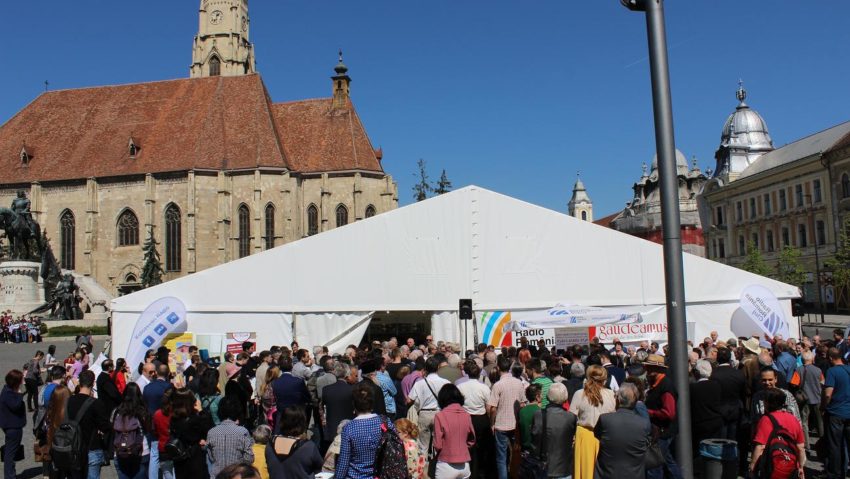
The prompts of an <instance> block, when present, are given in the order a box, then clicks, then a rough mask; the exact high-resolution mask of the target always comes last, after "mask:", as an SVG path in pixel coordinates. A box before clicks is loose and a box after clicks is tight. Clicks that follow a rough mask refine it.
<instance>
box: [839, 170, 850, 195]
mask: <svg viewBox="0 0 850 479" xmlns="http://www.w3.org/2000/svg"><path fill="white" fill-rule="evenodd" d="M841 197H842V198H850V176H847V173H844V174H843V175H841Z"/></svg>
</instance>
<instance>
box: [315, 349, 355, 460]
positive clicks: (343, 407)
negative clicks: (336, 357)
mask: <svg viewBox="0 0 850 479" xmlns="http://www.w3.org/2000/svg"><path fill="white" fill-rule="evenodd" d="M333 375H334V376H335V377H336V382H334V383H333V384H330V385H328V386H325V387H324V388H322V393H321V397H322V406H323V407H324V408H325V434H324V441H323V444H322V452H324V451H326V450H327V448H328V447H329V446H330V444H331V442H332V441H333V438H335V437H336V435H337V434H336V430H337V427H339V423H340V422H342V421H343V420H345V419H354V405H353V402H352V398H351V390H352V386H351V384H349V383H348V381H346V379H347V378H348V377H349V376H350V375H351V368H350V367H349V366H348V365H347V364H345V363H341V362H337V363H336V364H335V365H334V368H333Z"/></svg>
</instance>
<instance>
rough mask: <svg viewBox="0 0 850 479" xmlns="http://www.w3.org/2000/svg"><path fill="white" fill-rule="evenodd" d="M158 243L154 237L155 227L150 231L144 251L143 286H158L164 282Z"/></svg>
mask: <svg viewBox="0 0 850 479" xmlns="http://www.w3.org/2000/svg"><path fill="white" fill-rule="evenodd" d="M157 244H159V243H157V241H156V239H155V238H154V237H153V229H150V230H149V231H148V239H147V240H145V245H144V246H143V247H142V251H144V252H145V257H144V264H143V265H142V278H141V280H142V281H141V282H142V288H147V287H149V286H156V285H158V284H160V283H162V262H161V261H160V259H159V251H157V250H156V245H157Z"/></svg>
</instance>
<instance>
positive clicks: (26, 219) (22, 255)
mask: <svg viewBox="0 0 850 479" xmlns="http://www.w3.org/2000/svg"><path fill="white" fill-rule="evenodd" d="M0 229H2V230H3V231H4V233H5V236H6V237H7V238H8V239H9V257H10V259H12V260H17V261H29V260H41V255H42V253H43V246H44V245H42V244H41V227H40V226H39V225H38V223H36V222H35V221H34V220H33V219H32V212H30V200H29V198H27V195H26V193H24V192H23V191H22V190H21V191H18V195H17V197H16V198H15V199H14V200H12V207H11V208H0Z"/></svg>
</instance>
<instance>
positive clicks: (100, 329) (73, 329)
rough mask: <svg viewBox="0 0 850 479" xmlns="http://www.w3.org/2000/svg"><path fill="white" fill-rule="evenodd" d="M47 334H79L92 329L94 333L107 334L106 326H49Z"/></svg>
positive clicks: (55, 335)
mask: <svg viewBox="0 0 850 479" xmlns="http://www.w3.org/2000/svg"><path fill="white" fill-rule="evenodd" d="M47 328H48V329H47V334H48V336H52V337H57V336H79V335H81V334H83V333H85V332H86V331H89V330H91V333H92V335H98V336H99V335H103V334H106V326H86V327H82V326H54V327H52V328H51V327H50V326H49V325H48V326H47Z"/></svg>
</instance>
